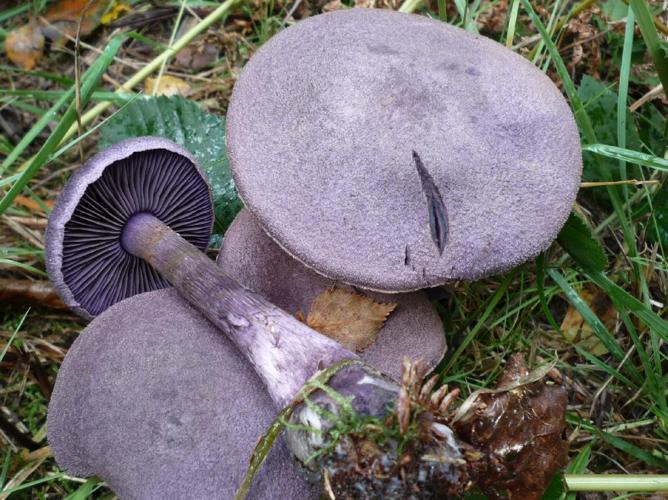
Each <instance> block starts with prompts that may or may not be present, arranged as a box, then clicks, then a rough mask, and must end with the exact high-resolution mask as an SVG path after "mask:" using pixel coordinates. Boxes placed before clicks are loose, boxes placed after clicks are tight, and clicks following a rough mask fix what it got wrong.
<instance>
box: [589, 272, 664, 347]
mask: <svg viewBox="0 0 668 500" xmlns="http://www.w3.org/2000/svg"><path fill="white" fill-rule="evenodd" d="M585 274H586V275H587V276H588V277H589V279H590V280H592V281H593V282H594V283H596V284H597V285H598V286H599V287H600V288H601V289H602V290H603V291H604V292H605V293H607V294H608V296H609V297H610V298H611V299H612V302H613V303H614V304H615V306H616V307H617V308H620V307H623V308H626V309H627V310H628V311H629V312H630V313H631V314H633V315H634V316H636V317H637V318H638V319H639V320H640V321H642V322H643V323H645V324H646V325H647V326H648V327H649V328H650V329H651V330H652V331H654V332H656V333H657V334H658V335H659V336H660V337H661V338H662V339H663V341H664V342H668V323H667V322H666V321H665V320H663V319H661V318H660V317H659V316H658V315H657V314H656V313H654V312H653V311H652V310H651V309H650V308H649V306H646V305H645V304H643V303H642V302H640V301H639V300H638V299H636V298H635V297H634V296H633V295H631V294H630V293H629V292H627V291H626V290H624V289H623V288H622V287H620V286H619V285H617V284H616V283H614V282H613V281H612V280H611V279H610V278H608V277H607V276H606V275H605V274H603V273H602V272H599V271H589V270H585Z"/></svg>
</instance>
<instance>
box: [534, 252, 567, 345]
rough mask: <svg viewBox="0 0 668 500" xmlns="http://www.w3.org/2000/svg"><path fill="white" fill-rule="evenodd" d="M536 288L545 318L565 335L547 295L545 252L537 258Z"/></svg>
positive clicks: (560, 333)
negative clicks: (551, 308)
mask: <svg viewBox="0 0 668 500" xmlns="http://www.w3.org/2000/svg"><path fill="white" fill-rule="evenodd" d="M536 290H537V291H538V299H539V301H540V307H541V309H542V310H543V314H544V315H545V318H547V321H548V323H550V325H552V328H554V329H555V331H557V332H558V333H559V335H563V332H562V331H561V326H560V325H559V323H557V320H556V319H554V316H553V315H552V312H551V311H550V308H549V307H548V302H547V296H546V295H545V254H544V253H541V254H540V255H539V256H538V258H537V259H536Z"/></svg>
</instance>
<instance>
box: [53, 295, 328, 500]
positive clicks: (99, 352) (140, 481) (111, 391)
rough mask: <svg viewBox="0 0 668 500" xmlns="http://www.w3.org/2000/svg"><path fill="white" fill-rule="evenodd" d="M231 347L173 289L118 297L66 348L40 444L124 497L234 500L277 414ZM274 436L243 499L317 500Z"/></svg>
mask: <svg viewBox="0 0 668 500" xmlns="http://www.w3.org/2000/svg"><path fill="white" fill-rule="evenodd" d="M276 414H277V410H276V408H275V407H274V405H273V403H272V401H271V399H270V398H269V396H268V394H267V391H266V390H265V388H264V386H263V385H262V382H261V381H260V379H259V378H258V377H257V376H256V374H255V372H254V371H253V368H252V367H251V365H250V364H249V363H248V362H247V361H246V360H245V359H244V358H243V357H242V355H241V354H240V353H239V352H238V350H237V349H236V347H235V346H234V345H233V344H232V343H231V342H230V341H229V340H228V339H227V338H226V337H225V336H224V335H223V334H222V333H221V332H219V331H218V330H216V329H215V327H214V326H213V325H211V323H209V322H208V321H206V320H205V319H204V318H203V317H202V315H201V314H200V313H198V312H197V311H196V310H195V309H194V308H193V307H192V306H190V305H189V304H188V303H187V302H185V301H184V300H183V299H181V298H180V297H179V295H178V294H177V293H176V292H175V291H174V290H172V289H170V290H158V291H154V292H149V293H145V294H141V295H137V296H135V297H132V298H129V299H126V300H124V301H122V302H119V303H117V304H115V305H114V306H112V307H110V308H109V309H108V310H107V311H105V312H104V313H102V314H101V315H100V316H98V317H97V318H96V319H95V320H93V322H91V323H90V324H89V325H88V327H87V328H86V329H85V330H84V331H83V332H82V334H81V335H80V336H79V337H78V338H77V339H76V341H75V342H74V343H73V345H72V347H71V348H70V350H69V352H68V353H67V356H66V357H65V361H64V362H63V365H62V367H61V369H60V373H59V374H58V378H57V380H56V384H55V388H54V392H53V396H52V398H51V402H50V404H49V412H48V422H47V427H48V439H49V445H50V446H51V448H52V449H53V451H54V454H55V457H56V460H57V461H58V464H59V465H60V466H61V467H62V468H63V469H65V470H66V471H68V472H69V473H71V474H75V475H78V476H90V475H93V474H96V475H98V476H100V477H101V478H102V479H104V480H105V481H106V482H107V483H108V484H109V486H110V487H111V488H112V489H113V490H114V491H115V492H116V493H117V494H118V495H119V496H120V497H121V498H130V499H132V498H138V499H150V498H155V499H163V498H193V499H200V498H201V499H209V498H232V497H233V496H234V493H235V491H236V489H237V488H238V486H239V485H240V483H241V481H242V479H243V476H244V473H245V471H246V468H247V465H248V463H249V462H248V461H249V458H250V456H251V453H252V451H253V449H254V447H255V445H256V443H257V440H258V438H259V437H260V436H261V435H262V434H263V433H264V432H265V431H266V429H267V428H268V427H269V425H270V424H271V422H272V421H273V420H274V418H275V417H276ZM293 462H294V461H293V459H292V458H291V456H290V454H289V452H288V450H287V447H286V446H285V445H284V443H283V441H282V439H280V440H278V441H277V442H276V444H275V445H274V448H273V449H272V451H271V452H270V454H269V456H268V458H267V461H266V462H265V463H264V464H263V466H262V468H261V469H260V471H259V472H258V474H257V476H256V477H255V481H254V484H253V486H252V489H251V492H250V498H255V499H274V498H304V499H315V498H317V497H318V495H317V492H318V489H317V488H315V487H313V486H311V485H309V484H308V483H306V482H305V481H304V480H303V479H302V478H301V477H300V476H299V475H298V472H297V469H296V466H295V465H294V463H293Z"/></svg>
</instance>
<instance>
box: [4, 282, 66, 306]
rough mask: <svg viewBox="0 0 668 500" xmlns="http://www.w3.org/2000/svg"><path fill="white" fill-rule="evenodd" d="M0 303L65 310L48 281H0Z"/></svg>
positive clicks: (63, 304)
mask: <svg viewBox="0 0 668 500" xmlns="http://www.w3.org/2000/svg"><path fill="white" fill-rule="evenodd" d="M0 303H2V304H6V303H14V304H22V305H31V306H33V305H34V306H43V307H50V308H52V309H63V310H65V309H67V306H66V305H65V303H63V301H62V300H61V299H60V296H59V295H58V292H56V289H55V288H54V287H53V285H52V284H51V283H50V282H48V281H33V280H17V279H0Z"/></svg>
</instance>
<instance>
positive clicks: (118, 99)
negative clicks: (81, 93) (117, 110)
mask: <svg viewBox="0 0 668 500" xmlns="http://www.w3.org/2000/svg"><path fill="white" fill-rule="evenodd" d="M67 92H68V91H67V90H25V89H0V96H3V95H7V96H17V97H30V98H32V99H38V100H44V101H54V100H56V99H60V98H61V97H62V96H63V95H64V94H66V93H67ZM133 97H135V94H131V93H129V92H128V93H123V94H119V93H116V92H111V91H109V90H96V91H95V92H93V95H92V96H91V97H90V100H91V101H112V102H114V103H118V104H120V103H124V102H128V101H130V100H132V98H133Z"/></svg>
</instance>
